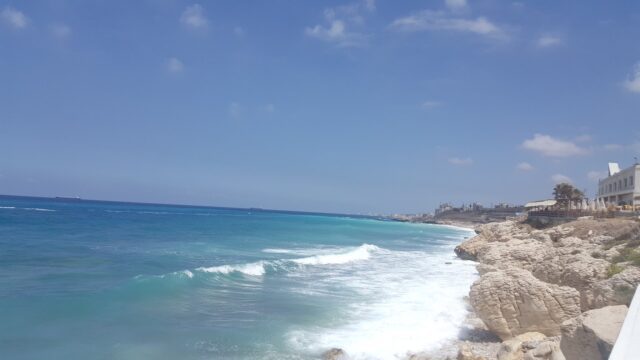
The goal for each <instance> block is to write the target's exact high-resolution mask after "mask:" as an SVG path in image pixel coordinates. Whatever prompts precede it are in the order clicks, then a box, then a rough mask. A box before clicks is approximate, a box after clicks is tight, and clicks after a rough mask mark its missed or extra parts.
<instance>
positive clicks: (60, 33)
mask: <svg viewBox="0 0 640 360" xmlns="http://www.w3.org/2000/svg"><path fill="white" fill-rule="evenodd" d="M50 31H51V35H53V37H55V38H56V39H60V40H64V39H66V38H68V37H69V36H71V28H70V27H69V26H68V25H66V24H53V25H51V28H50Z"/></svg>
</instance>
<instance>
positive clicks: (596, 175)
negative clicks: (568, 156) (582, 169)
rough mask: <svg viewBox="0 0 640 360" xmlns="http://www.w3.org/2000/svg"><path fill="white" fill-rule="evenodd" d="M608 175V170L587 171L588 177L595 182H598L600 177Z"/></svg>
mask: <svg viewBox="0 0 640 360" xmlns="http://www.w3.org/2000/svg"><path fill="white" fill-rule="evenodd" d="M607 175H608V173H607V172H606V171H595V170H592V171H589V172H588V173H587V179H589V180H590V181H593V182H597V181H598V180H600V179H604V178H606V177H607Z"/></svg>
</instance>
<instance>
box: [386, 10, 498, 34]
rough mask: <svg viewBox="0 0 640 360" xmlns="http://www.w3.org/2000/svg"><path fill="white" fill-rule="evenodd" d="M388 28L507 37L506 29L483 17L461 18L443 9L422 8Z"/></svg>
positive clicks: (403, 30) (397, 20) (406, 30)
mask: <svg viewBox="0 0 640 360" xmlns="http://www.w3.org/2000/svg"><path fill="white" fill-rule="evenodd" d="M389 28H390V29H393V30H396V31H402V32H418V31H455V32H462V33H471V34H476V35H480V36H484V37H487V38H493V39H508V37H509V36H508V34H507V32H506V30H504V29H503V28H502V27H500V26H498V25H496V24H494V23H493V22H491V21H490V20H488V19H487V18H485V17H482V16H481V17H477V18H474V19H468V18H461V17H456V16H453V15H451V14H450V13H447V12H445V11H433V10H422V11H419V12H416V13H414V14H412V15H409V16H406V17H403V18H399V19H396V20H394V21H393V22H392V23H391V24H390V25H389Z"/></svg>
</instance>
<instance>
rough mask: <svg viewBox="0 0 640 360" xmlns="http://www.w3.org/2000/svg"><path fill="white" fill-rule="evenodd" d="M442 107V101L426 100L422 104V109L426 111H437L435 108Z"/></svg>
mask: <svg viewBox="0 0 640 360" xmlns="http://www.w3.org/2000/svg"><path fill="white" fill-rule="evenodd" d="M441 105H442V103H441V102H440V101H436V100H426V101H424V102H423V103H422V104H420V107H421V108H423V109H425V110H431V109H435V108H437V107H439V106H441Z"/></svg>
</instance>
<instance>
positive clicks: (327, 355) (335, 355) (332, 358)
mask: <svg viewBox="0 0 640 360" xmlns="http://www.w3.org/2000/svg"><path fill="white" fill-rule="evenodd" d="M347 358H348V357H347V353H346V352H345V351H344V350H342V349H339V348H332V349H329V350H327V351H325V352H324V353H323V354H322V359H323V360H346V359H347Z"/></svg>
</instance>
